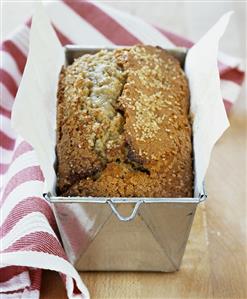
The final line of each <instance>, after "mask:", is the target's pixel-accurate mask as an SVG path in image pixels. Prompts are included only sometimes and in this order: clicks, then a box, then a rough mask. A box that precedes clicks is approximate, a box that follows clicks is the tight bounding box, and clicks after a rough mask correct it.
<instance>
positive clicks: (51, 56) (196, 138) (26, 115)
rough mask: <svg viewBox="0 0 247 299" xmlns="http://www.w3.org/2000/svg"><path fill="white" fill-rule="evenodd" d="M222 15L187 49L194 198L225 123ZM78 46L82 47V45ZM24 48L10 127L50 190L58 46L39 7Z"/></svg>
mask: <svg viewBox="0 0 247 299" xmlns="http://www.w3.org/2000/svg"><path fill="white" fill-rule="evenodd" d="M230 15H231V12H230V13H227V14H225V15H224V16H223V17H222V18H221V19H220V20H219V21H218V22H217V23H216V24H215V25H214V26H213V27H212V28H211V29H210V30H209V31H208V33H207V34H206V35H205V36H204V37H203V38H202V39H201V40H200V41H199V42H198V43H197V44H195V45H194V46H193V47H192V48H191V49H190V50H189V51H188V54H187V57H186V61H185V72H186V75H187V78H188V81H189V86H190V93H191V113H192V115H193V142H194V159H195V174H196V176H195V196H198V193H200V192H202V183H203V180H204V177H205V174H206V170H207V168H208V164H209V160H210V154H211V151H212V149H213V146H214V144H215V142H216V141H217V140H218V139H219V138H220V136H221V135H222V133H223V132H224V130H225V129H226V128H227V127H228V125H229V124H228V120H227V116H226V113H225V108H224V105H223V101H222V96H221V91H220V79H219V73H218V68H217V54H218V43H219V39H220V37H221V36H222V35H223V33H224V31H225V29H226V26H227V24H228V22H229V18H230ZM82 46H83V45H82ZM29 47H30V50H29V55H28V61H27V64H26V68H25V71H24V74H23V78H22V81H21V84H20V87H19V90H18V93H17V96H16V100H15V103H14V107H13V112H12V125H13V127H14V129H15V130H16V131H17V132H18V133H19V134H20V135H21V136H22V137H23V138H24V139H25V140H27V141H28V142H29V143H30V144H31V145H32V146H33V147H34V149H35V151H36V153H37V157H38V159H39V162H40V166H41V169H42V171H43V174H44V177H45V185H44V192H48V191H49V192H52V193H54V192H55V184H56V174H55V170H54V162H55V159H56V154H55V145H56V93H57V84H58V78H59V72H60V70H61V67H62V65H63V63H64V50H63V47H62V46H61V44H60V42H59V40H58V38H57V37H56V34H55V32H54V30H53V28H52V26H51V24H50V21H49V19H48V17H47V15H46V13H45V11H44V8H43V7H41V6H40V7H39V8H38V9H37V11H36V13H35V15H34V17H33V20H32V28H31V33H30V46H29Z"/></svg>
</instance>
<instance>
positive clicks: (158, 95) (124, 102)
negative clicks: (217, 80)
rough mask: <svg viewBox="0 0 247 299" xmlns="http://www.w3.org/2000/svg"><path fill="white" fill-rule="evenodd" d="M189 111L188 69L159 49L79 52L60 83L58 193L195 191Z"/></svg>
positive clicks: (147, 194) (152, 194)
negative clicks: (184, 69) (94, 52)
mask: <svg viewBox="0 0 247 299" xmlns="http://www.w3.org/2000/svg"><path fill="white" fill-rule="evenodd" d="M188 110H189V89H188V83H187V80H186V77H185V74H184V72H183V70H182V68H181V66H180V64H179V62H178V61H177V59H176V58H174V57H173V56H172V55H170V54H169V53H168V52H167V51H165V50H163V49H161V48H158V47H152V46H142V45H137V46H133V47H130V48H123V49H116V50H112V51H109V50H101V51H100V52H98V53H96V54H94V55H91V54H86V55H83V56H82V57H80V58H78V59H76V60H75V61H74V63H73V64H71V65H69V66H68V67H66V68H65V67H64V68H63V69H62V71H61V74H60V80H59V87H58V106H57V162H58V163H57V178H58V181H57V193H58V194H59V195H64V196H115V197H191V196H192V193H193V170H192V140H191V125H190V120H189V116H188Z"/></svg>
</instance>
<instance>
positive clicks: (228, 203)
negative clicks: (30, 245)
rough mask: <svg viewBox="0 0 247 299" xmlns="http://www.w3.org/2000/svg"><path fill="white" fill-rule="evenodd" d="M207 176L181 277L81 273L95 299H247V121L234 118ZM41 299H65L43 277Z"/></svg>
mask: <svg viewBox="0 0 247 299" xmlns="http://www.w3.org/2000/svg"><path fill="white" fill-rule="evenodd" d="M230 121H231V128H230V129H228V130H227V132H226V133H225V134H224V136H223V137H222V139H221V140H220V141H219V142H218V144H217V145H216V147H215V149H214V152H213V155H212V160H211V163H210V168H209V170H208V175H207V191H208V194H209V198H208V200H207V201H206V204H201V205H200V207H199V208H198V210H197V214H196V217H195V221H194V224H193V227H192V231H191V235H190V239H189V242H188V245H187V248H186V253H185V256H184V259H183V263H182V267H181V269H180V271H179V272H176V273H168V274H167V273H165V274H164V273H115V272H111V273H104V272H101V273H99V272H98V273H92V272H91V273H81V277H82V279H83V281H84V282H85V284H86V285H87V287H88V288H89V291H90V294H91V298H97V299H98V298H100V299H101V298H102V299H103V298H108V299H109V298H112V299H113V298H117V299H121V298H136V299H139V298H140V299H141V298H234V299H244V298H247V288H246V286H247V283H246V282H247V281H246V277H247V276H246V261H247V259H246V250H245V248H246V221H245V216H246V181H247V180H246V153H247V151H246V150H247V148H246V141H247V138H246V137H247V136H246V132H247V131H246V126H247V118H246V116H238V115H237V114H233V116H232V118H231V120H230ZM41 298H42V299H48V298H49V299H57V298H59V299H63V298H66V293H65V289H64V286H63V284H62V282H61V280H60V278H59V276H58V274H56V273H53V272H48V271H46V272H44V275H43V284H42V290H41Z"/></svg>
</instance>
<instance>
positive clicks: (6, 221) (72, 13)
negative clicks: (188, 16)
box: [0, 0, 244, 299]
mask: <svg viewBox="0 0 247 299" xmlns="http://www.w3.org/2000/svg"><path fill="white" fill-rule="evenodd" d="M47 12H48V14H49V16H50V18H51V21H52V24H53V26H54V29H55V31H56V33H57V35H58V37H59V39H60V41H61V43H62V44H63V45H65V44H82V45H83V44H86V45H90V44H93V45H95V44H97V45H104V46H106V45H112V44H117V45H133V44H137V43H144V44H152V45H160V46H161V47H164V48H168V47H169V48H170V47H174V46H183V47H187V48H189V47H191V46H192V45H193V43H191V42H190V41H188V40H186V39H184V38H182V37H180V36H178V35H175V34H173V33H171V32H168V31H166V30H163V29H159V28H156V27H154V26H151V25H149V24H147V23H145V22H144V21H142V20H141V19H139V18H136V17H133V16H130V15H128V14H126V13H123V12H120V11H117V10H115V9H113V8H110V7H107V6H105V5H104V4H101V3H98V2H97V3H95V2H94V3H91V2H87V1H83V2H79V1H68V0H64V1H58V2H53V3H51V4H49V5H47ZM30 26H31V22H27V23H26V24H25V25H23V26H22V27H20V28H19V29H18V30H17V31H16V32H14V33H13V34H12V35H11V36H10V37H9V39H7V40H5V41H4V42H3V43H2V44H1V55H2V62H3V63H2V65H1V69H0V84H1V104H0V117H1V129H0V147H1V161H0V176H1V202H0V209H1V218H0V226H1V235H0V239H1V248H0V250H1V264H0V295H1V294H2V295H3V296H2V298H15V299H16V298H33V299H35V298H39V293H40V284H41V271H42V269H50V270H54V271H57V272H59V273H60V276H61V278H62V280H63V282H64V285H65V287H66V290H67V294H68V297H69V298H88V297H89V294H88V291H87V288H86V287H85V285H84V284H83V282H82V281H81V279H80V276H79V275H78V273H77V272H76V271H75V269H74V268H73V266H72V265H71V264H70V263H69V262H68V260H67V257H66V255H65V253H64V250H63V248H62V246H61V244H60V240H59V237H58V234H57V227H56V222H55V219H54V215H53V213H52V210H51V207H50V205H49V204H48V203H47V202H46V201H45V200H44V199H43V198H42V189H43V179H44V178H43V175H42V172H41V170H40V168H39V164H38V162H37V158H36V155H35V152H34V151H33V149H32V147H31V146H30V145H29V144H28V143H27V142H25V141H24V140H22V139H21V138H20V137H18V136H16V134H15V133H14V132H13V130H12V129H11V126H10V117H11V108H12V105H13V102H14V99H15V95H16V92H17V89H18V85H19V84H20V80H21V77H22V73H23V70H24V67H25V63H26V59H27V54H28V38H29V31H30ZM219 59H220V61H219V72H220V77H221V84H222V95H223V100H224V103H225V107H226V109H227V110H229V109H230V107H231V105H232V104H233V103H234V101H235V100H236V98H237V96H238V93H239V90H240V86H241V84H242V82H243V78H244V72H243V70H241V60H239V59H237V58H234V57H230V56H227V55H225V54H220V56H219ZM33 100H34V101H35V99H33ZM30 125H32V124H30Z"/></svg>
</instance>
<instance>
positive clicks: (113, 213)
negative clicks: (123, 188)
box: [44, 46, 206, 272]
mask: <svg viewBox="0 0 247 299" xmlns="http://www.w3.org/2000/svg"><path fill="white" fill-rule="evenodd" d="M100 49H102V47H80V46H66V47H65V59H66V61H65V65H69V64H71V63H72V62H73V61H74V59H75V58H77V57H79V56H81V55H83V54H86V53H95V52H97V51H99V50H100ZM106 49H109V50H111V49H114V47H111V48H109V47H108V48H106ZM169 51H170V52H171V53H172V54H173V55H174V56H176V57H177V58H178V59H179V60H180V62H181V65H182V66H183V64H184V60H185V56H186V51H185V50H184V49H175V50H169ZM44 196H45V198H46V199H47V200H48V201H49V202H51V204H52V207H53V211H54V213H55V217H56V220H57V223H58V227H59V231H60V234H61V238H62V241H63V245H64V248H65V251H66V253H67V255H68V258H69V260H70V262H71V263H72V264H73V265H74V266H75V267H76V269H77V270H81V271H162V272H173V271H176V270H178V269H179V267H180V264H181V260H182V257H183V254H184V251H185V247H186V243H187V240H188V237H189V233H190V229H191V225H192V222H193V218H194V215H195V212H196V208H197V205H198V203H200V202H201V201H203V200H204V199H205V198H206V195H205V192H203V193H202V194H198V195H197V196H195V197H194V198H106V197H100V198H98V197H58V196H56V195H53V194H50V193H47V194H45V195H44Z"/></svg>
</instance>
